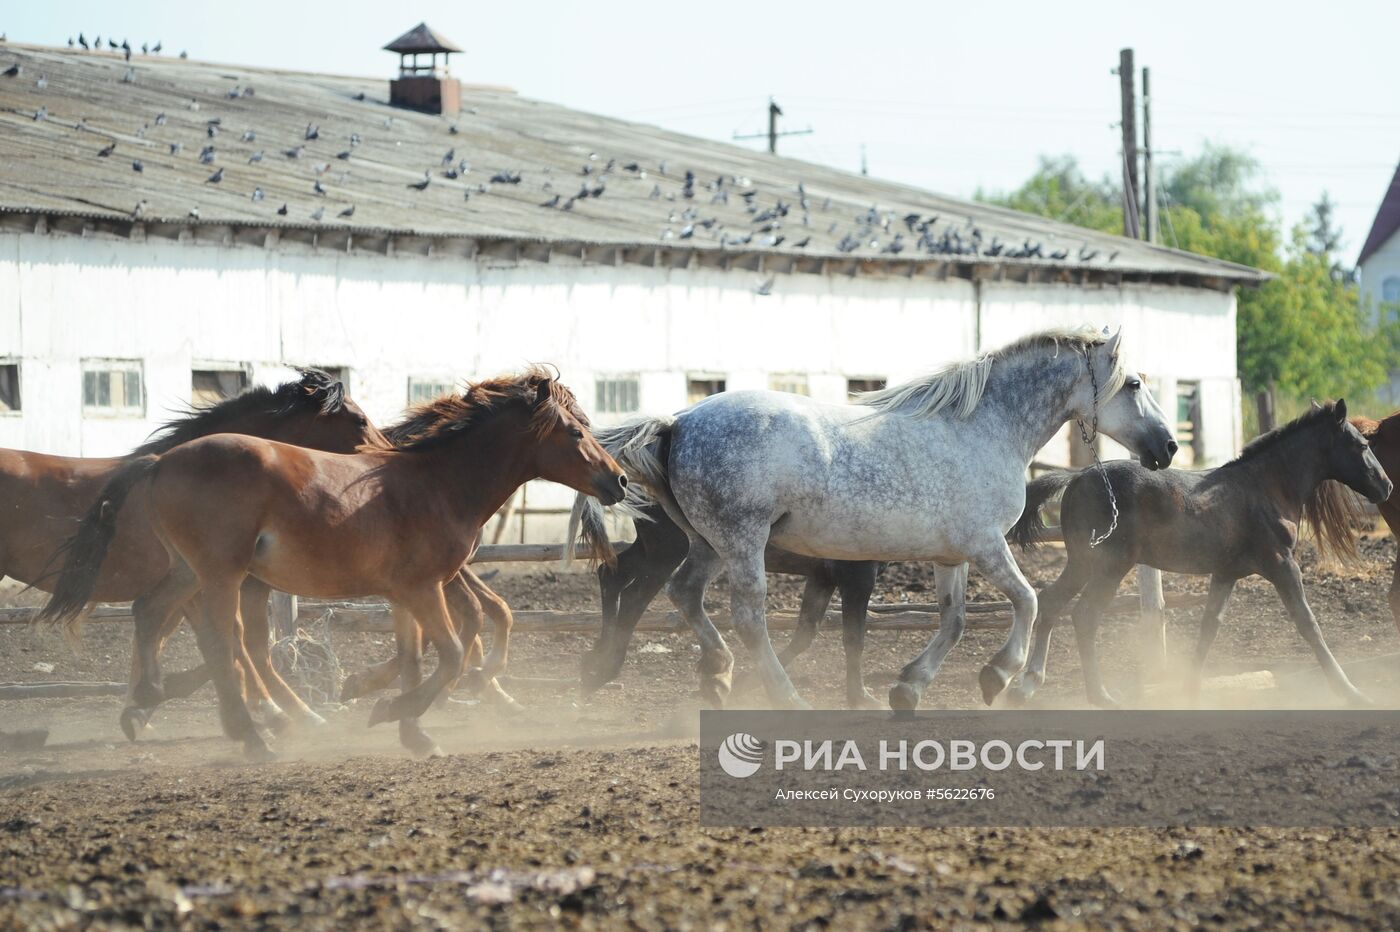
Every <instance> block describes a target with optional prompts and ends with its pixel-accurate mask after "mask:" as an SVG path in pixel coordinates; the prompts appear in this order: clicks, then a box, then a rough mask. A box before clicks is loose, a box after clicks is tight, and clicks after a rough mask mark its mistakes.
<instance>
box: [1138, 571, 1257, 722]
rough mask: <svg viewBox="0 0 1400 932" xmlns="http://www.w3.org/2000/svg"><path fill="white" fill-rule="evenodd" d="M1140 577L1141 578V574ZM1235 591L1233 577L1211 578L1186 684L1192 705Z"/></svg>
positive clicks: (1198, 695)
mask: <svg viewBox="0 0 1400 932" xmlns="http://www.w3.org/2000/svg"><path fill="white" fill-rule="evenodd" d="M1138 578H1139V579H1141V578H1142V577H1141V575H1139V577H1138ZM1234 591H1235V580H1234V579H1233V578H1227V577H1225V576H1218V575H1217V576H1212V577H1211V578H1210V594H1209V595H1207V596H1206V605H1205V608H1204V610H1202V612H1201V634H1200V637H1199V639H1198V640H1197V641H1196V657H1195V662H1194V663H1193V664H1192V666H1191V678H1190V680H1189V681H1188V682H1187V685H1186V692H1187V696H1188V698H1189V699H1190V700H1191V704H1192V705H1195V704H1196V702H1198V701H1199V700H1200V698H1201V679H1202V674H1203V673H1204V671H1205V666H1206V655H1207V654H1209V653H1210V646H1211V645H1212V644H1214V643H1215V635H1216V633H1217V632H1218V631H1219V630H1220V614H1221V613H1222V612H1223V611H1225V603H1226V602H1228V601H1230V593H1231V592H1234Z"/></svg>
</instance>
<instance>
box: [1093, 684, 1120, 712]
mask: <svg viewBox="0 0 1400 932" xmlns="http://www.w3.org/2000/svg"><path fill="white" fill-rule="evenodd" d="M1089 704H1090V705H1092V706H1096V707H1097V708H1100V709H1109V710H1113V709H1121V708H1123V702H1122V700H1120V699H1119V698H1118V697H1117V696H1115V695H1113V693H1111V692H1109V691H1108V690H1106V689H1105V690H1102V691H1100V692H1099V693H1098V694H1097V695H1090V696H1089Z"/></svg>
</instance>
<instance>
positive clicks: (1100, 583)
mask: <svg viewBox="0 0 1400 932" xmlns="http://www.w3.org/2000/svg"><path fill="white" fill-rule="evenodd" d="M1130 569H1132V564H1131V563H1128V564H1119V565H1116V566H1115V565H1101V566H1099V567H1098V570H1097V572H1096V574H1095V575H1094V578H1093V579H1091V580H1090V581H1089V585H1088V586H1086V587H1085V589H1084V594H1083V595H1081V596H1080V597H1079V604H1078V605H1076V606H1075V607H1074V638H1075V641H1076V642H1077V644H1078V646H1079V666H1080V668H1081V670H1082V671H1083V673H1084V691H1085V694H1086V695H1087V696H1088V699H1089V702H1090V704H1091V705H1096V706H1098V707H1099V708H1102V709H1116V708H1118V707H1119V706H1120V705H1121V703H1120V702H1119V701H1118V699H1117V697H1115V696H1114V695H1113V694H1111V693H1110V692H1109V691H1108V690H1107V689H1105V688H1104V685H1103V672H1102V671H1101V670H1100V669H1099V651H1098V633H1099V618H1100V617H1101V616H1102V614H1103V610H1104V609H1105V608H1107V607H1108V603H1109V602H1111V601H1113V597H1114V595H1116V594H1117V592H1118V584H1119V583H1120V582H1122V580H1123V577H1124V576H1126V575H1128V571H1129V570H1130Z"/></svg>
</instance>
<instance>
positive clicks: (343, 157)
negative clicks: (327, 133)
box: [335, 149, 350, 162]
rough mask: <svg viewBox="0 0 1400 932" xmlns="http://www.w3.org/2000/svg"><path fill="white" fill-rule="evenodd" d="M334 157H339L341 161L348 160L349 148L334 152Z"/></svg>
mask: <svg viewBox="0 0 1400 932" xmlns="http://www.w3.org/2000/svg"><path fill="white" fill-rule="evenodd" d="M335 157H336V158H338V159H340V160H341V161H342V162H345V161H349V159H350V150H349V149H346V150H345V151H344V152H337V153H336V154H335Z"/></svg>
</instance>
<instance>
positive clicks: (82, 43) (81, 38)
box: [78, 32, 88, 52]
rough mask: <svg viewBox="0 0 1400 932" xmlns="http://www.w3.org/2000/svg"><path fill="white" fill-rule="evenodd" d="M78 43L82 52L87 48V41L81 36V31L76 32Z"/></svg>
mask: <svg viewBox="0 0 1400 932" xmlns="http://www.w3.org/2000/svg"><path fill="white" fill-rule="evenodd" d="M78 44H79V45H81V46H82V47H83V51H84V52H86V51H87V50H88V41H87V39H85V38H83V34H82V33H81V32H80V33H78Z"/></svg>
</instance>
